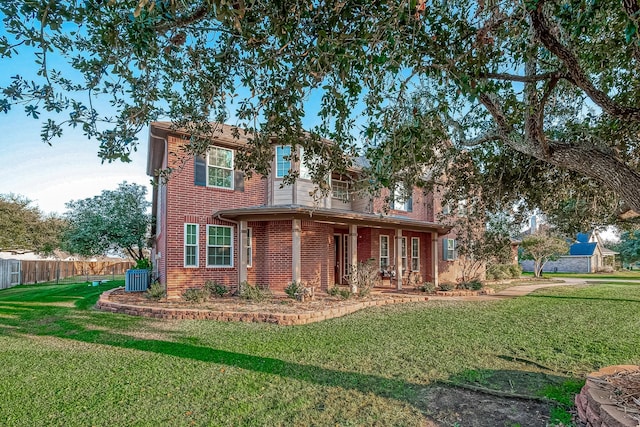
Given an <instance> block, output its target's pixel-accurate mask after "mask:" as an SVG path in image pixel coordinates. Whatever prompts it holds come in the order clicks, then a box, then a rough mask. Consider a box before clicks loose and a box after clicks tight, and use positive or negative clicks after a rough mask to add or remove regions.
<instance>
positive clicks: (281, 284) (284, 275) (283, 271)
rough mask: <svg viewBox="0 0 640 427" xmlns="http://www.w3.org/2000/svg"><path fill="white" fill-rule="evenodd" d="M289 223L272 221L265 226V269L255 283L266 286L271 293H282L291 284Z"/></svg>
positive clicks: (263, 254)
mask: <svg viewBox="0 0 640 427" xmlns="http://www.w3.org/2000/svg"><path fill="white" fill-rule="evenodd" d="M291 229H292V225H291V221H272V222H269V223H267V224H266V230H265V231H266V236H268V238H267V239H266V244H265V251H264V252H263V253H262V256H264V263H265V268H264V271H263V272H262V274H260V273H259V275H258V278H257V282H258V283H264V284H268V285H269V288H270V289H271V290H273V291H283V290H284V288H285V287H286V286H287V285H288V284H289V283H291V277H292V276H291V265H292V238H291Z"/></svg>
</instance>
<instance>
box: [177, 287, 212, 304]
mask: <svg viewBox="0 0 640 427" xmlns="http://www.w3.org/2000/svg"><path fill="white" fill-rule="evenodd" d="M210 296H211V294H210V293H209V291H208V290H207V289H205V288H189V289H187V290H185V291H184V292H183V293H182V298H183V299H184V300H185V301H189V302H198V303H200V302H205V301H206V300H208V299H209V297H210Z"/></svg>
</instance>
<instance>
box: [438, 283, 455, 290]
mask: <svg viewBox="0 0 640 427" xmlns="http://www.w3.org/2000/svg"><path fill="white" fill-rule="evenodd" d="M438 287H439V288H440V290H441V291H445V292H446V291H452V290H453V288H455V285H454V284H453V283H440V285H439V286H438Z"/></svg>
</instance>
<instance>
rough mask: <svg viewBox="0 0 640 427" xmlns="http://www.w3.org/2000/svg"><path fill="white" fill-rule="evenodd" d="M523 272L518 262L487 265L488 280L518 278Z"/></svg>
mask: <svg viewBox="0 0 640 427" xmlns="http://www.w3.org/2000/svg"><path fill="white" fill-rule="evenodd" d="M521 273H522V270H521V269H520V266H519V265H516V264H493V265H490V266H488V267H487V280H503V279H517V278H519V277H520V274H521Z"/></svg>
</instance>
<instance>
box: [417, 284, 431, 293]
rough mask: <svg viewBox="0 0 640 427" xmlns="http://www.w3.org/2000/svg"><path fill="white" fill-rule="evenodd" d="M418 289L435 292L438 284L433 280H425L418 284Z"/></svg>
mask: <svg viewBox="0 0 640 427" xmlns="http://www.w3.org/2000/svg"><path fill="white" fill-rule="evenodd" d="M416 289H417V290H419V291H422V292H428V293H431V292H435V290H436V285H434V284H433V283H432V282H424V283H423V284H422V285H420V286H417V287H416Z"/></svg>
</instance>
